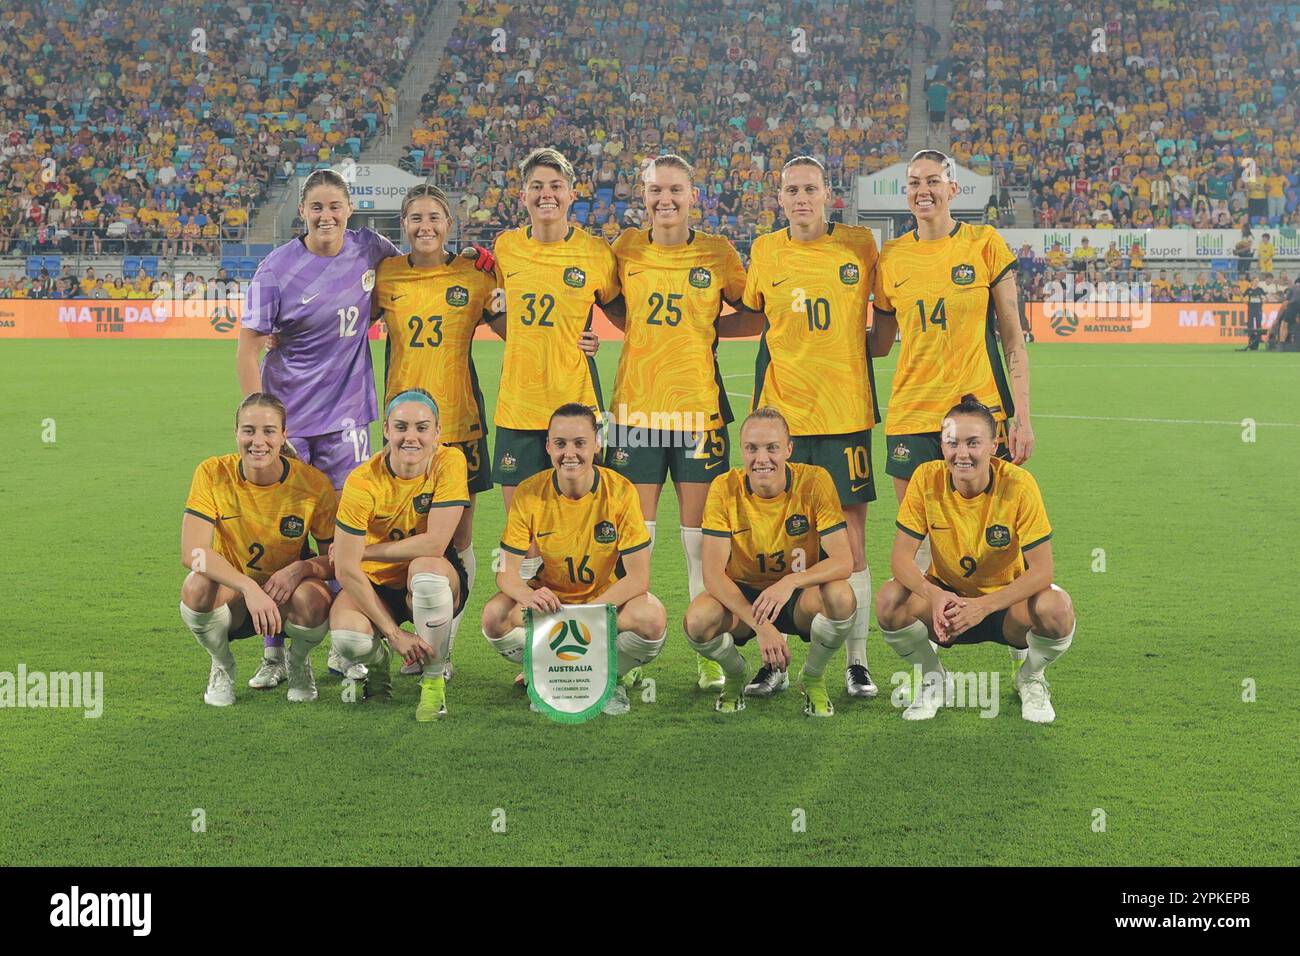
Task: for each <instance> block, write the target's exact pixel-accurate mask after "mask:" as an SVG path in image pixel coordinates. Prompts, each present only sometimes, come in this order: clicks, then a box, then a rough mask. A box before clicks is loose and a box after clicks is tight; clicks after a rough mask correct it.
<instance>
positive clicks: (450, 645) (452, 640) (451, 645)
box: [447, 608, 465, 664]
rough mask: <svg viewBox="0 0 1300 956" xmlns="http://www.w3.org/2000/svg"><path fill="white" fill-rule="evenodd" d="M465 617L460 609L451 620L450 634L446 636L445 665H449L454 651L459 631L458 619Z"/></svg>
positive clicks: (462, 609)
mask: <svg viewBox="0 0 1300 956" xmlns="http://www.w3.org/2000/svg"><path fill="white" fill-rule="evenodd" d="M464 616H465V609H464V608H461V610H460V613H459V614H457V615H456V616H455V617H453V618H452V619H451V633H450V634H448V635H447V663H448V664H450V663H451V655H452V653H453V652H454V651H455V650H456V633H457V632H458V631H459V630H460V619H461V618H462V617H464Z"/></svg>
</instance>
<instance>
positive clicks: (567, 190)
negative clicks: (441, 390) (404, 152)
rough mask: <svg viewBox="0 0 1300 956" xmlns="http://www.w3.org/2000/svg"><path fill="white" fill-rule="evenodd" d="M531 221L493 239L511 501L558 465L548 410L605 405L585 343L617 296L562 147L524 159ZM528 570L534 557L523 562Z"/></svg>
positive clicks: (502, 461) (502, 435) (504, 477)
mask: <svg viewBox="0 0 1300 956" xmlns="http://www.w3.org/2000/svg"><path fill="white" fill-rule="evenodd" d="M521 178H522V180H523V202H524V207H525V209H526V210H527V212H528V222H529V224H528V225H527V226H521V227H519V228H517V229H510V230H508V231H506V232H503V233H502V234H501V235H499V236H498V237H497V240H496V244H495V246H494V252H495V254H496V261H497V268H498V269H499V270H500V272H501V276H502V279H503V281H504V283H505V298H506V348H505V357H504V359H503V361H502V367H501V388H500V390H499V391H498V393H497V403H496V417H495V420H496V426H497V443H496V454H495V458H494V465H493V478H494V479H495V480H496V481H497V483H498V484H500V485H501V491H502V493H503V495H504V496H505V503H506V508H507V509H508V508H509V507H510V502H511V499H512V498H513V496H514V491H515V488H516V486H518V485H519V484H520V483H521V482H522V481H524V480H525V479H527V478H529V477H530V476H532V475H535V474H537V472H539V471H542V470H544V469H546V468H548V467H549V466H550V457H549V456H548V455H547V452H546V429H547V422H548V416H549V415H550V410H551V409H554V408H558V407H559V406H560V405H563V404H565V403H567V402H572V401H577V402H579V403H581V404H583V405H586V406H587V407H588V408H592V409H594V410H596V411H597V412H600V411H603V408H604V406H603V404H602V399H601V394H600V380H599V377H598V376H597V373H596V363H595V360H594V359H593V358H592V357H591V356H590V355H587V354H584V353H583V351H582V350H581V349H580V348H579V345H578V343H579V340H580V338H581V337H582V334H583V333H584V332H587V331H589V330H590V328H591V316H592V309H593V308H594V307H595V306H596V305H597V304H602V305H603V304H608V303H610V302H613V301H614V300H615V299H616V298H617V297H618V295H619V285H618V272H617V269H616V268H615V265H614V254H613V253H612V252H610V249H609V246H608V245H607V244H606V243H605V241H604V240H603V239H600V238H597V237H596V236H593V235H591V234H589V233H587V232H584V231H583V230H581V229H579V228H578V227H576V226H574V225H573V224H572V223H570V222H569V208H570V207H571V206H572V205H573V181H574V174H573V167H572V166H571V165H570V164H569V161H568V160H567V159H565V158H564V156H563V155H561V154H560V152H559V151H558V150H554V149H535V150H533V151H532V152H531V153H529V154H528V156H527V157H526V158H525V159H524V162H523V165H522V167H521ZM522 573H524V574H528V575H529V576H530V577H531V575H532V574H533V573H536V559H535V558H533V559H530V561H529V562H528V563H527V564H526V565H525V566H524V570H523V572H522Z"/></svg>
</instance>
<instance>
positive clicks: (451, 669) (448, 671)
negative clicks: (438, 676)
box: [442, 661, 456, 681]
mask: <svg viewBox="0 0 1300 956" xmlns="http://www.w3.org/2000/svg"><path fill="white" fill-rule="evenodd" d="M455 676H456V665H455V664H453V663H452V662H451V661H448V662H447V666H446V667H444V668H443V669H442V679H443V680H445V681H450V680H451V679H452V678H453V677H455Z"/></svg>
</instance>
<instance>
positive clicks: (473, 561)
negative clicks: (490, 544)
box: [456, 544, 478, 602]
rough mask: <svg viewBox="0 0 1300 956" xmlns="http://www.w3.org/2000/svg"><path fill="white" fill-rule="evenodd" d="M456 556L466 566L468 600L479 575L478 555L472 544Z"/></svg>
mask: <svg viewBox="0 0 1300 956" xmlns="http://www.w3.org/2000/svg"><path fill="white" fill-rule="evenodd" d="M456 557H458V558H460V563H461V564H462V565H464V566H465V598H466V601H467V602H468V599H469V596H470V595H471V594H473V593H474V579H475V578H476V577H477V576H478V556H477V555H475V554H474V545H472V544H471V545H470V546H469V547H468V548H466V549H465V550H464V551H457V552H456Z"/></svg>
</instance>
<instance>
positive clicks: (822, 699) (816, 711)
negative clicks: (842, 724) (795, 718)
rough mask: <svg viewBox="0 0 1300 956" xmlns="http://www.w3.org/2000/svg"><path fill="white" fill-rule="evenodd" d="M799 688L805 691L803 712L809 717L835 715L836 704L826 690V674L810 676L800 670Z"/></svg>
mask: <svg viewBox="0 0 1300 956" xmlns="http://www.w3.org/2000/svg"><path fill="white" fill-rule="evenodd" d="M799 690H801V691H802V692H803V712H804V714H806V715H807V716H809V717H834V716H835V705H833V704H832V703H831V695H830V694H829V693H827V691H826V675H825V674H823V675H822V676H821V677H808V676H807V675H805V674H804V672H803V671H800V672H799Z"/></svg>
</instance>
